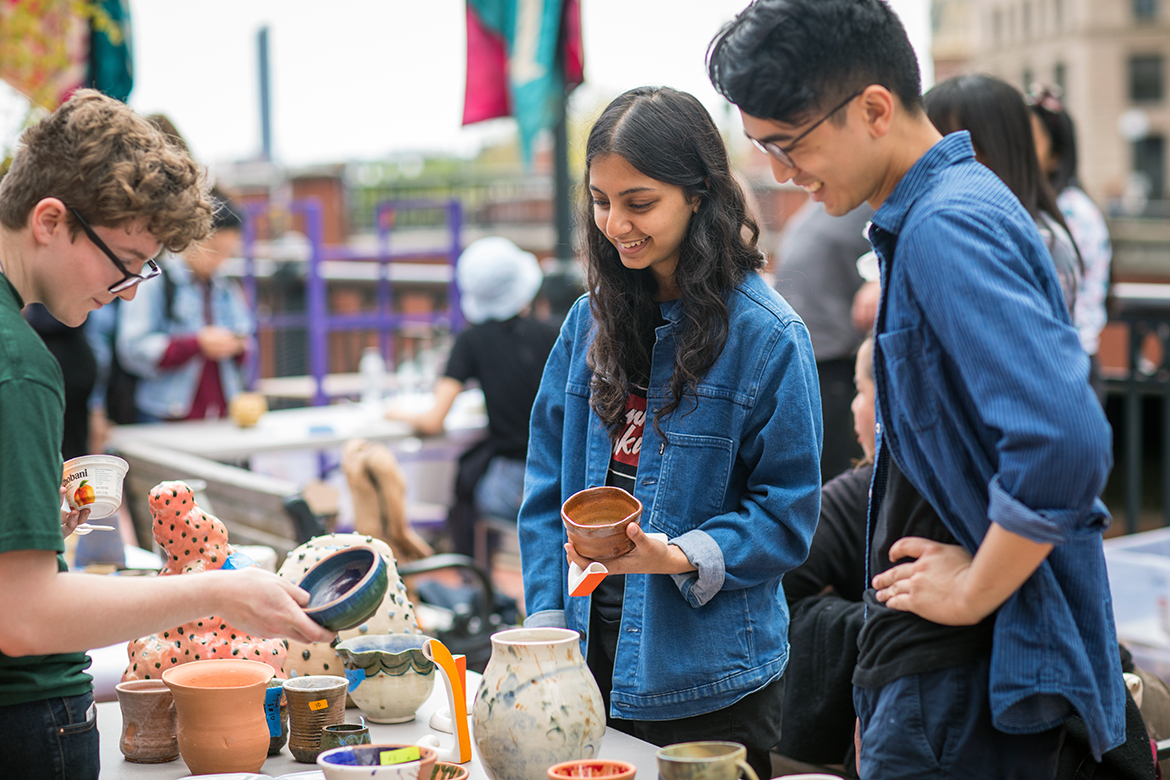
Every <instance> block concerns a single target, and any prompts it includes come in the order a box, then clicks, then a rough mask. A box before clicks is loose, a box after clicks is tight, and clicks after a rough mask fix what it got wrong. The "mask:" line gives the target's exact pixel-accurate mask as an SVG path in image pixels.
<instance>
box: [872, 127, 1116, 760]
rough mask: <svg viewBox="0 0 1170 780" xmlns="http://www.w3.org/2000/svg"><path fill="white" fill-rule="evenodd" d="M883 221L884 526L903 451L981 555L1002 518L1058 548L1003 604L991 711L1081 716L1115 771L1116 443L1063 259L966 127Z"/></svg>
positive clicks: (906, 186) (908, 184)
mask: <svg viewBox="0 0 1170 780" xmlns="http://www.w3.org/2000/svg"><path fill="white" fill-rule="evenodd" d="M872 222H873V225H872V227H871V228H870V233H869V236H870V240H871V241H872V242H873V245H874V250H875V251H876V252H877V255H878V259H879V262H880V265H881V270H882V282H881V284H882V293H881V301H880V304H879V312H878V326H877V328H876V333H877V338H876V343H875V346H874V380H875V384H876V388H877V401H878V403H877V417H878V458H877V465H876V468H875V477H874V489H873V495H872V498H871V501H870V524H871V526H872V523H873V519H874V517H876V513H877V511H878V508H879V506H880V503H881V493H882V490H884V482H883V477H882V476H881V472H882V471H883V470H884V468H885V463H886V462H887V459H888V458H889V457H890V456H891V455H892V456H893V457H894V459H895V460H896V461H897V463H898V465H899V467H900V468H901V469H902V471H903V472H904V473H905V475H906V476H907V478H909V480H910V482H911V483H912V484H913V485H914V486H915V487H916V488H917V489H918V490H919V492H920V493H921V494H922V495H923V497H924V498H926V499H927V501H929V502H930V504H931V506H933V507H934V509H935V510H936V511H937V512H938V514H939V516H940V518H941V519H942V521H943V523H944V524H945V525H946V526H947V528H948V529H949V530H950V532H951V533H952V534H954V536H955V538H956V539H957V540H958V541H959V543H960V544H962V545H963V546H964V547H965V548H966V549H967V550H968V551H969V552H972V553H974V552H975V551H976V549H977V548H978V547H979V544H980V542H981V541H982V540H983V537H984V535H985V534H986V533H987V530H988V528H989V525H990V523H992V522H994V523H997V524H999V525H1000V526H1002V527H1003V528H1004V529H1006V530H1008V531H1011V532H1012V533H1016V534H1019V535H1021V536H1024V537H1026V538H1028V539H1031V540H1033V541H1037V542H1044V543H1048V544H1053V545H1055V547H1054V548H1053V551H1052V553H1051V554H1050V555H1049V556H1048V558H1047V560H1046V561H1045V562H1044V563H1042V564H1041V565H1040V568H1039V569H1038V570H1037V571H1036V572H1035V573H1034V574H1033V575H1032V576H1031V577H1030V578H1029V579H1028V580H1027V581H1026V582H1025V583H1024V584H1023V586H1021V587H1020V589H1019V590H1018V591H1017V592H1016V593H1015V594H1013V595H1012V596H1011V597H1010V598H1009V599H1008V600H1007V601H1006V602H1005V603H1004V604H1003V605H1002V606H1001V607H1000V608H999V612H998V615H997V617H996V622H995V633H994V638H993V640H992V653H991V678H990V691H989V693H990V699H991V708H992V716H993V718H994V723H995V726H996V727H997V728H999V729H1000V730H1001V731H1005V732H1007V733H1034V732H1039V731H1043V730H1046V729H1049V728H1052V727H1054V726H1057V725H1059V724H1060V723H1062V722H1064V720H1065V719H1066V718H1067V717H1068V715H1069V714H1071V710H1072V709H1075V710H1076V711H1077V712H1078V713H1080V715H1081V717H1082V718H1083V719H1084V721H1085V725H1086V726H1087V727H1088V733H1089V741H1090V744H1091V747H1092V750H1093V754H1094V756H1095V757H1097V758H1098V759H1099V758H1100V755H1101V753H1102V752H1104V751H1105V750H1108V749H1109V748H1111V747H1114V746H1116V745H1118V744H1120V743H1121V741H1122V738H1123V736H1124V726H1125V692H1124V688H1123V682H1122V678H1121V668H1120V662H1119V660H1118V653H1117V638H1116V634H1115V631H1114V626H1113V609H1112V602H1111V600H1110V594H1109V582H1108V580H1107V577H1106V573H1105V560H1104V552H1103V550H1102V546H1101V533H1102V531H1104V530H1105V528H1107V527H1108V525H1109V515H1108V513H1107V512H1106V511H1105V507H1104V505H1103V504H1102V503H1101V502H1100V500H1098V498H1097V496H1098V494H1099V493H1100V491H1101V489H1102V488H1103V487H1104V485H1105V479H1106V477H1107V476H1108V474H1109V469H1110V466H1111V465H1112V455H1111V451H1112V448H1111V432H1110V429H1109V424H1108V422H1107V421H1106V419H1105V415H1104V413H1103V412H1102V410H1101V405H1100V404H1099V403H1098V401H1097V399H1096V397H1095V396H1094V394H1093V391H1092V389H1091V388H1090V387H1089V382H1088V375H1089V365H1088V358H1087V357H1086V356H1085V353H1084V351H1083V350H1082V349H1081V345H1080V341H1079V339H1078V336H1077V331H1076V329H1075V328H1073V327H1072V325H1071V324H1070V321H1069V315H1068V310H1067V309H1066V307H1065V304H1064V298H1063V296H1062V294H1061V289H1060V285H1059V283H1058V281H1057V278H1056V273H1055V269H1054V267H1053V261H1052V258H1051V257H1050V256H1049V254H1048V251H1047V250H1046V248H1045V246H1044V243H1043V241H1042V240H1041V237H1040V235H1039V233H1038V232H1037V229H1036V224H1035V222H1033V220H1032V219H1031V218H1030V217H1029V215H1028V213H1027V212H1026V211H1025V210H1024V208H1023V207H1022V206H1021V205H1020V202H1019V201H1018V200H1017V199H1016V197H1015V196H1014V195H1012V193H1011V191H1010V190H1008V188H1007V187H1006V186H1005V185H1004V184H1003V183H1002V182H1001V181H1000V180H999V179H998V178H997V177H996V176H995V174H993V173H991V172H990V171H989V170H987V169H986V168H984V167H983V166H982V165H979V164H978V163H976V162H975V157H974V152H973V150H972V147H971V140H970V135H969V134H968V133H966V132H961V133H954V134H952V135H949V136H947V137H946V138H945V139H943V140H942V141H941V142H939V143H938V144H936V145H935V146H934V147H933V148H932V149H931V150H930V151H928V152H927V153H926V154H925V155H924V156H923V157H922V158H921V159H920V160H919V161H918V162H917V163H915V165H914V166H913V167H912V168H911V169H910V171H909V172H907V174H906V176H905V177H903V179H902V180H901V181H900V182H899V183H898V185H897V186H896V187H895V188H894V191H893V192H892V193H891V194H890V197H889V198H888V199H887V200H886V202H885V203H884V204H883V205H882V207H881V208H880V209H879V210H878V211H877V212H876V213H875V214H874V216H873V220H872Z"/></svg>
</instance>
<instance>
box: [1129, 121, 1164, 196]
mask: <svg viewBox="0 0 1170 780" xmlns="http://www.w3.org/2000/svg"><path fill="white" fill-rule="evenodd" d="M1133 170H1134V173H1137V174H1140V175H1141V177H1142V178H1143V179H1144V180H1145V182H1146V183H1147V184H1148V185H1149V189H1148V190H1147V197H1149V199H1150V200H1161V199H1162V197H1163V196H1164V195H1165V193H1166V189H1165V187H1166V139H1165V138H1163V137H1162V136H1160V135H1151V136H1147V137H1146V138H1142V139H1141V140H1139V141H1134V142H1133Z"/></svg>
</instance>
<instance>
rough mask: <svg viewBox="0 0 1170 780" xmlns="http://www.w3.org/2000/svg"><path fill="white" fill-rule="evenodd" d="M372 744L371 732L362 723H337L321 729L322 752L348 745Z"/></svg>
mask: <svg viewBox="0 0 1170 780" xmlns="http://www.w3.org/2000/svg"><path fill="white" fill-rule="evenodd" d="M368 744H370V730H369V728H367V727H366V726H363V725H361V724H360V723H336V724H334V725H332V726H325V727H324V728H322V729H321V752H322V753H324V752H325V751H326V750H332V749H333V748H337V747H345V746H346V745H368Z"/></svg>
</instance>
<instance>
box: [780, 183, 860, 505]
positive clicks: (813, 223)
mask: <svg viewBox="0 0 1170 780" xmlns="http://www.w3.org/2000/svg"><path fill="white" fill-rule="evenodd" d="M871 214H873V209H872V208H870V206H869V204H867V203H863V204H861V205H860V206H858V207H857V208H856V209H854V210H853V211H851V212H849V213H848V214H846V215H845V216H843V217H834V216H831V215H830V214H828V213H827V212H826V211H825V207H824V206H823V205H821V204H820V203H817V202H816V201H813V200H809V201H808V202H807V203H805V204H804V205H803V206H801V207H800V210H799V211H797V212H796V213H795V214H793V215H792V218H791V219H790V220H789V221H788V224H786V225H785V226H784V233H783V234H782V235H781V238H780V247H779V251H778V252H777V259H778V262H777V269H776V290H777V291H778V292H779V293H780V294H781V295H783V296H784V300H786V301H788V303H789V304H790V305H791V306H792V308H793V309H796V313H797V314H799V315H800V318H801V319H802V320H804V324H805V326H806V327H807V328H808V333H809V336H811V337H812V345H813V353H814V354H815V355H816V358H817V377H818V379H819V381H820V387H821V413H822V414H823V416H824V445H823V449H822V450H821V481H822V482H828V481H829V480H830V479H832V478H833V477H835V476H837V475H838V474H840V473H841V472H843V471H845V470H846V469H848V468H849V466H850V464H851V462H852V461H854V460H856V459H857V458H860V457H861V454H862V453H861V450H859V449H858V447H857V439H856V437H855V436H854V435H853V429H852V428H851V427H850V424H849V404H850V402H851V400H852V398H853V363H854V360H853V357H854V354H855V353H856V351H857V347H858V345H859V344H860V343H861V341H862V339H863V338H864V337H865V333H866V332H867V331H868V330H869V329H870V328H871V327H873V320H872V318H871V319H870V322H869V323H868V324H867V325H865V326H863V327H862V328H860V329H858V328H857V327H855V326H854V323H853V320H852V317H851V316H850V309H851V307H852V305H853V298H854V296H855V295H856V294H857V291H858V289H860V287H861V285H862V278H861V274H859V273H858V271H857V258H859V257H861V256H862V255H863V254H865V253H866V252H869V251H870V245H869V240H868V239H867V238H866V237H865V225H866V223H867V222H868V221H869V217H870V215H871Z"/></svg>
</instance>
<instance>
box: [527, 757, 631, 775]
mask: <svg viewBox="0 0 1170 780" xmlns="http://www.w3.org/2000/svg"><path fill="white" fill-rule="evenodd" d="M636 771H637V770H636V768H635V767H634V765H633V764H627V763H626V762H625V761H610V760H608V759H604V758H588V759H584V760H581V761H564V762H562V763H560V764H553V765H552V766H550V767H549V768H548V780H581V778H590V777H602V778H606V780H634V773H635V772H636Z"/></svg>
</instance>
